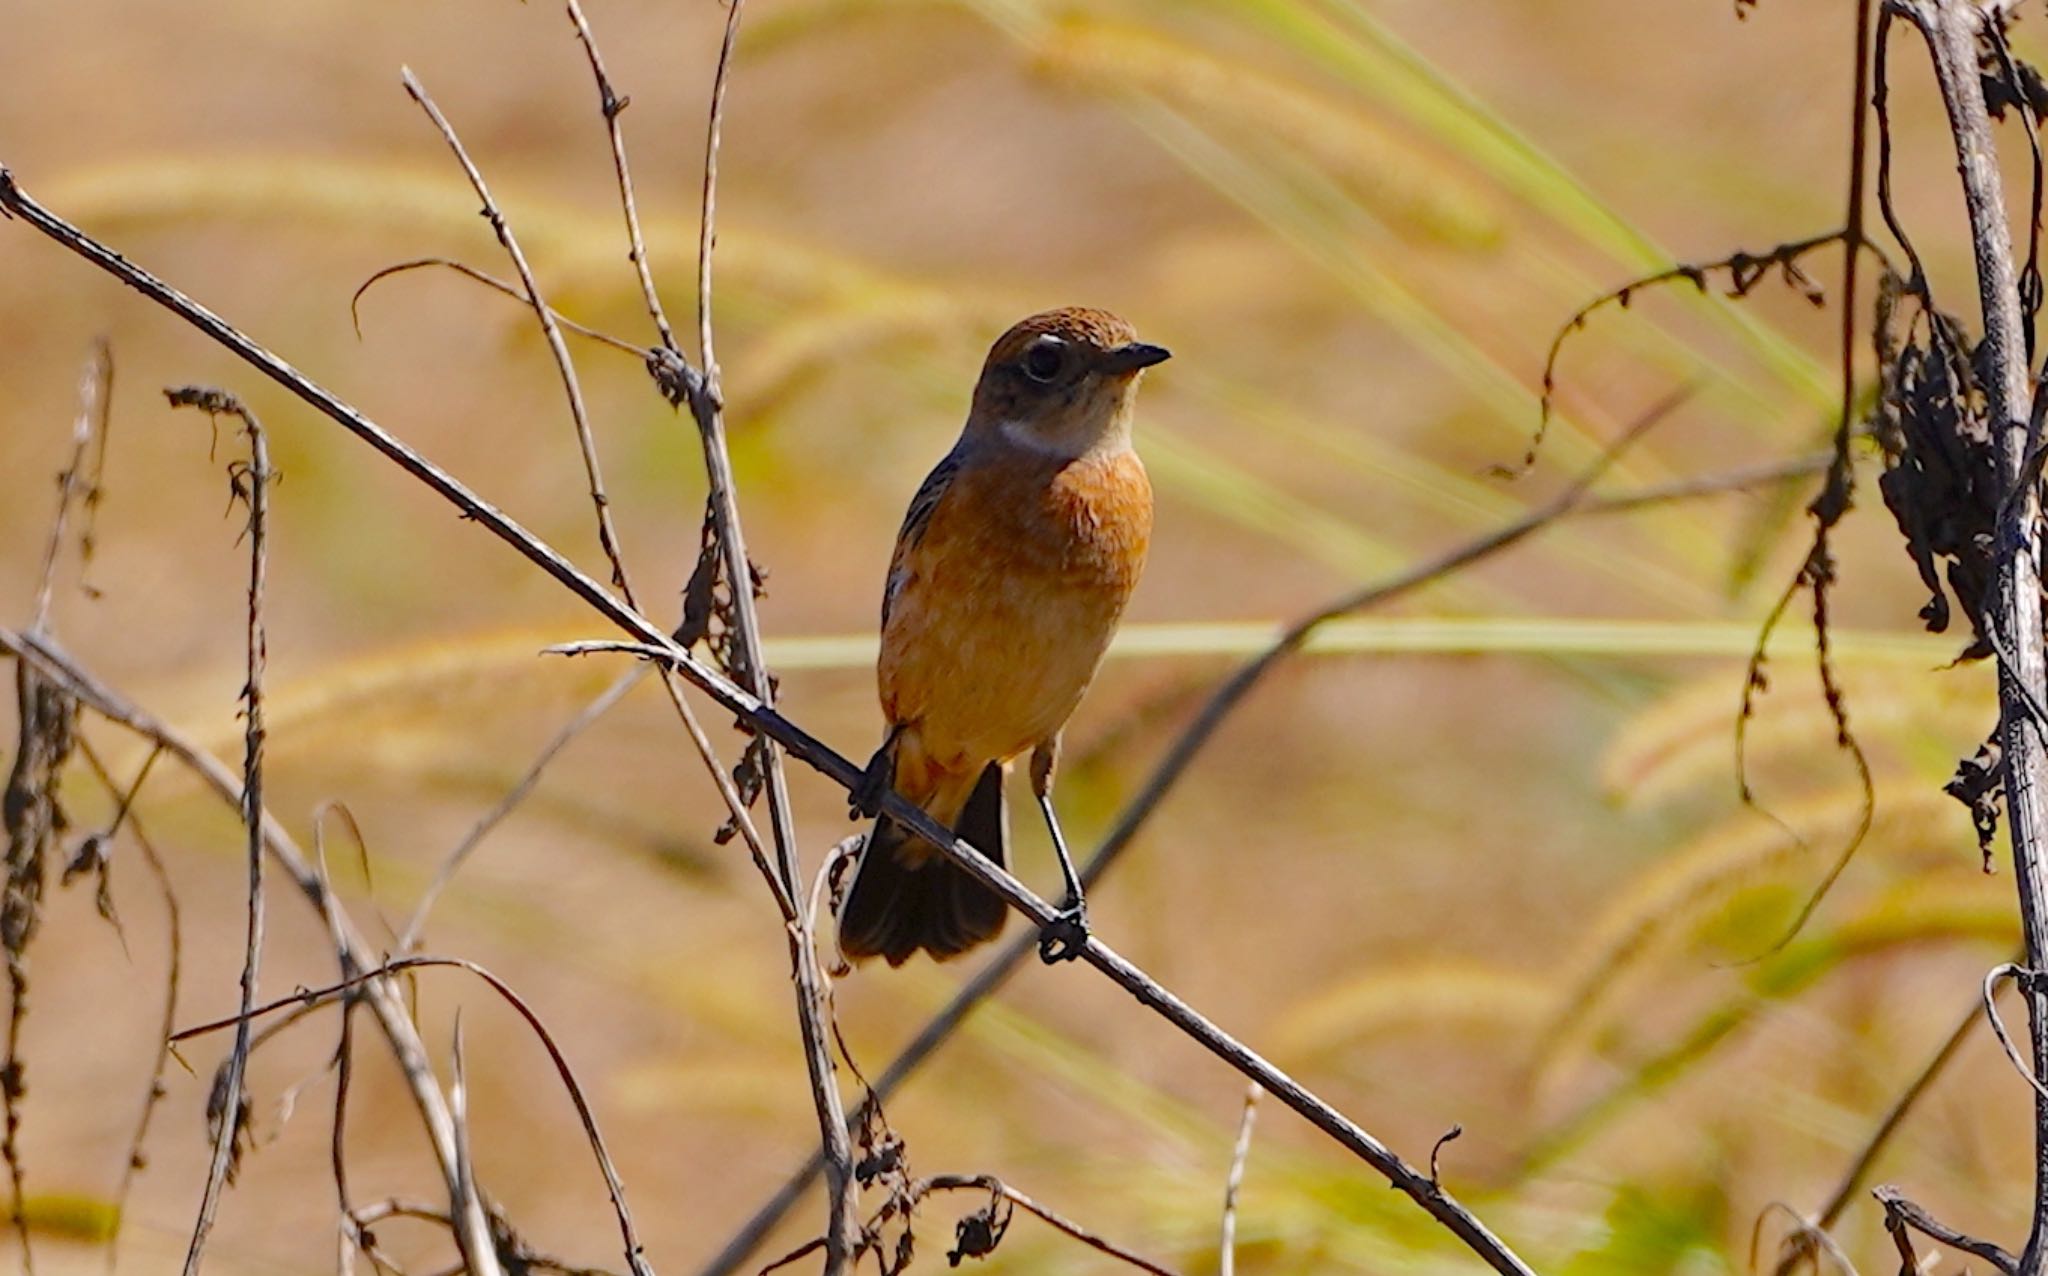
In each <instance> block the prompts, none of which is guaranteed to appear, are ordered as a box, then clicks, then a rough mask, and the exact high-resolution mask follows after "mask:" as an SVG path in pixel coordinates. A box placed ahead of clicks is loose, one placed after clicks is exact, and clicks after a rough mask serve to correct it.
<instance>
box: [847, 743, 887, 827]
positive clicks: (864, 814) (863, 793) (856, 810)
mask: <svg viewBox="0 0 2048 1276" xmlns="http://www.w3.org/2000/svg"><path fill="white" fill-rule="evenodd" d="M895 782H896V766H895V759H893V758H891V757H890V756H889V750H888V749H887V748H886V747H885V748H881V749H878V750H876V751H875V756H874V757H873V758H871V759H869V760H868V765H867V769H866V770H865V771H862V772H861V774H860V781H859V782H858V783H857V784H855V785H854V786H853V787H852V788H850V789H848V790H847V791H846V818H847V819H849V820H872V819H874V818H875V817H876V816H878V815H880V814H881V813H882V800H883V799H884V798H886V797H888V796H889V790H890V788H891V787H892V786H894V784H895Z"/></svg>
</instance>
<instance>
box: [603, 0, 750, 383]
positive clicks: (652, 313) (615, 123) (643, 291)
mask: <svg viewBox="0 0 2048 1276" xmlns="http://www.w3.org/2000/svg"><path fill="white" fill-rule="evenodd" d="M567 6H568V10H569V21H570V22H571V23H572V24H574V25H575V27H576V39H577V40H578V41H580V42H581V43H582V45H583V52H584V55H585V56H586V57H588V58H589V59H590V75H591V78H592V79H594V80H596V81H597V106H598V110H599V111H600V112H601V113H602V114H603V115H604V125H605V133H606V135H607V136H608V137H609V138H610V139H611V144H612V170H613V172H614V173H616V174H617V175H618V179H619V208H620V211H621V212H622V213H624V215H625V218H626V239H627V242H628V243H629V244H630V245H631V248H630V250H629V251H630V259H631V261H632V263H633V270H634V273H635V274H637V275H638V276H639V277H640V295H641V297H642V299H643V300H645V301H646V303H647V317H648V318H649V319H652V320H653V321H654V329H655V331H656V332H657V333H658V334H659V335H660V337H661V345H662V348H663V349H664V350H668V351H670V352H671V353H680V352H679V351H678V350H677V348H676V334H675V332H674V331H673V330H672V329H671V328H670V327H669V324H668V315H667V314H666V313H665V312H664V311H663V310H662V308H661V294H660V293H659V292H657V291H656V290H655V287H654V271H653V269H652V268H651V267H650V266H649V265H648V264H647V241H646V240H645V239H644V238H642V237H641V234H640V210H639V208H638V207H637V206H636V205H635V204H634V202H633V169H632V166H631V165H629V164H628V163H626V134H625V130H624V129H622V128H621V127H620V126H619V116H621V115H623V114H624V113H625V110H626V107H627V106H628V105H629V104H630V103H631V102H632V99H631V98H626V97H621V96H619V95H618V94H617V93H615V92H613V91H612V81H611V77H610V76H609V75H606V74H605V69H604V56H603V55H602V54H600V53H599V52H598V51H597V37H596V36H594V35H592V34H591V31H590V22H589V21H588V20H587V19H586V18H584V16H583V6H582V5H580V4H578V3H577V0H567ZM713 109H714V110H715V109H717V108H716V105H715V104H714V107H713ZM703 286H704V287H705V288H706V289H707V290H708V288H709V285H708V284H706V285H703Z"/></svg>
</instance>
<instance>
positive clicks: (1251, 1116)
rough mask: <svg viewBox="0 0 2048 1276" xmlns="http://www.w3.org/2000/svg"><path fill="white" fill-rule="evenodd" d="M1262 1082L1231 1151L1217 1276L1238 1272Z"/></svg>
mask: <svg viewBox="0 0 2048 1276" xmlns="http://www.w3.org/2000/svg"><path fill="white" fill-rule="evenodd" d="M1262 1093H1264V1091H1262V1090H1260V1089H1259V1083H1258V1082H1256V1081H1254V1082H1252V1083H1251V1084H1250V1085H1248V1086H1246V1087H1245V1090H1244V1115H1242V1116H1240V1117H1238V1119H1237V1144H1236V1146H1235V1147H1233V1148H1231V1150H1230V1172H1229V1173H1228V1174H1227V1175H1225V1176H1224V1179H1223V1231H1222V1238H1221V1239H1220V1240H1219V1241H1218V1243H1217V1246H1216V1270H1217V1276H1235V1274H1236V1272H1237V1193H1238V1189H1240V1188H1242V1187H1243V1186H1244V1167H1245V1162H1246V1161H1247V1160H1249V1159H1250V1158H1251V1154H1252V1125H1253V1123H1254V1122H1256V1121H1257V1120H1258V1119H1259V1095H1260V1094H1262ZM1429 1177H1430V1178H1432V1179H1434V1178H1436V1158H1435V1157H1433V1156H1432V1157H1431V1158H1430V1167H1429Z"/></svg>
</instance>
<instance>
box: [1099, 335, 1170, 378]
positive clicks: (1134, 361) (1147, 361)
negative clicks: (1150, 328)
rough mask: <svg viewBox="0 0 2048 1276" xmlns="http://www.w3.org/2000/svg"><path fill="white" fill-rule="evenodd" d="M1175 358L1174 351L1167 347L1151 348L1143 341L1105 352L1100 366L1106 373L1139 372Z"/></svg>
mask: <svg viewBox="0 0 2048 1276" xmlns="http://www.w3.org/2000/svg"><path fill="white" fill-rule="evenodd" d="M1172 357H1173V351H1171V350H1168V349H1167V348H1166V347H1165V346H1149V345H1146V344H1145V343H1144V342H1142V341H1133V342H1131V343H1130V344H1129V345H1122V346H1118V347H1117V348H1116V349H1114V350H1108V351H1105V352H1103V355H1102V361H1101V364H1100V365H1099V366H1100V367H1101V368H1102V370H1103V371H1104V372H1137V371H1140V370H1142V369H1145V368H1149V367H1151V366H1152V365H1153V364H1155V363H1165V362H1166V361H1167V360H1168V359H1171V358H1172Z"/></svg>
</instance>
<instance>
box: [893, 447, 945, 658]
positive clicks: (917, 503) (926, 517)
mask: <svg viewBox="0 0 2048 1276" xmlns="http://www.w3.org/2000/svg"><path fill="white" fill-rule="evenodd" d="M959 473H960V449H959V448H957V447H956V448H954V449H953V450H952V451H951V452H948V453H946V455H945V457H944V458H942V459H941V460H940V461H939V463H938V464H937V465H935V466H933V467H932V472H931V473H929V474H927V475H925V476H924V482H923V483H920V484H919V485H918V488H917V495H915V496H913V497H911V498H910V508H909V509H908V510H905V511H904V513H903V528H902V530H901V531H899V532H897V533H896V552H895V553H893V554H891V555H890V557H889V579H888V581H887V582H886V583H884V585H883V587H882V625H883V627H884V628H886V627H887V626H888V624H889V607H890V605H891V604H892V603H894V602H895V601H896V592H897V591H898V590H899V589H901V588H902V586H903V557H904V555H905V554H907V553H909V552H910V550H911V549H912V548H913V547H914V546H915V545H916V544H917V543H918V541H920V540H922V539H923V538H924V530H925V528H927V527H929V526H930V525H931V521H932V513H933V511H935V510H937V509H938V508H939V502H940V501H942V500H944V499H945V498H946V491H947V489H949V488H951V487H952V486H953V480H954V478H956V477H957V476H958V475H959Z"/></svg>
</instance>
